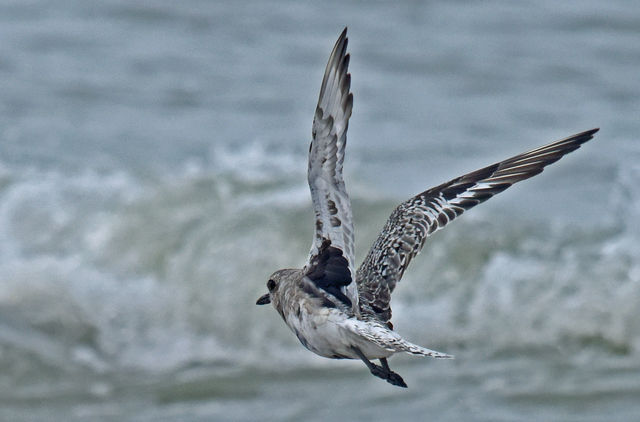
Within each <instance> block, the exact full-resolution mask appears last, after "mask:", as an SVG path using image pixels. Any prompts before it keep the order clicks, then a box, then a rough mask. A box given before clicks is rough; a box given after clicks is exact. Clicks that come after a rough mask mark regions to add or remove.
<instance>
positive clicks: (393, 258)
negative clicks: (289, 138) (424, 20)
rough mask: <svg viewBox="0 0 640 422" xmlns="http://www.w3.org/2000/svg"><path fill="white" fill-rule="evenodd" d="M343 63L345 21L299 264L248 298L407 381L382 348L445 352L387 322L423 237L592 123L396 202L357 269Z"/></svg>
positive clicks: (581, 137) (394, 380) (311, 173)
mask: <svg viewBox="0 0 640 422" xmlns="http://www.w3.org/2000/svg"><path fill="white" fill-rule="evenodd" d="M348 66H349V54H347V29H346V28H345V29H344V31H343V32H342V34H341V35H340V38H338V41H337V42H336V45H335V46H334V48H333V51H332V52H331V56H330V57H329V62H328V63H327V67H326V70H325V72H324V78H323V80H322V87H321V88H320V98H319V100H318V106H317V108H316V112H315V117H314V120H313V139H312V141H311V146H310V148H309V169H308V181H309V187H310V189H311V197H312V200H313V208H314V211H315V214H316V225H315V237H314V241H313V244H312V246H311V253H310V255H309V260H308V262H307V264H306V265H305V266H304V268H302V269H284V270H279V271H276V272H275V273H273V274H272V275H271V277H270V278H269V281H268V282H267V289H268V290H269V293H267V294H265V295H263V296H262V297H260V298H259V299H258V301H257V302H256V304H258V305H264V304H267V303H271V304H273V306H274V308H276V310H277V311H278V313H279V314H280V316H281V317H282V319H284V321H285V323H286V324H287V325H288V326H289V328H291V329H292V330H293V332H294V333H295V334H296V336H297V337H298V339H299V340H300V342H301V343H302V344H303V345H304V346H305V347H306V348H307V349H309V350H311V351H312V352H314V353H316V354H318V355H320V356H324V357H327V358H333V359H360V360H362V361H363V362H364V363H365V365H367V367H368V368H369V370H370V371H371V373H372V374H373V375H375V376H377V377H380V378H382V379H385V380H386V381H387V382H389V383H391V384H393V385H397V386H401V387H406V386H407V385H406V384H405V382H404V381H403V379H402V377H400V375H398V374H396V373H395V372H393V371H391V369H389V364H388V363H387V358H388V357H389V356H391V355H393V354H394V353H399V352H405V353H410V354H414V355H420V356H430V357H434V358H451V357H452V356H450V355H447V354H445V353H440V352H436V351H434V350H429V349H425V348H423V347H420V346H417V345H415V344H412V343H410V342H408V341H406V340H405V339H403V338H402V337H401V336H400V335H398V334H397V333H396V332H395V331H394V330H393V326H392V325H391V322H390V319H391V308H390V301H391V293H392V292H393V289H394V288H395V287H396V283H397V282H398V281H400V279H401V278H402V275H403V274H404V271H405V270H406V268H407V266H408V265H409V263H410V262H411V259H412V258H413V257H414V256H416V255H417V254H418V252H420V249H421V248H422V246H423V245H424V242H425V240H426V238H427V237H428V236H430V235H431V234H432V233H434V232H435V231H437V230H439V229H441V228H443V227H444V226H446V225H447V224H448V223H449V222H450V221H452V220H453V219H455V218H456V217H458V216H459V215H460V214H462V213H463V212H464V211H465V210H468V209H469V208H472V207H474V206H475V205H477V204H479V203H481V202H484V201H486V200H487V199H489V198H491V197H492V196H493V195H495V194H497V193H499V192H502V191H503V190H505V189H507V188H508V187H509V186H511V185H512V184H514V183H516V182H519V181H521V180H524V179H528V178H529V177H531V176H534V175H536V174H538V173H540V172H542V170H543V168H544V167H545V166H547V165H549V164H551V163H553V162H555V161H557V160H559V159H560V158H561V157H562V156H564V155H565V154H567V153H569V152H571V151H574V150H576V149H578V148H579V147H580V145H581V144H583V143H585V142H587V141H588V140H590V139H591V138H592V137H593V134H594V133H596V132H597V131H598V129H592V130H588V131H586V132H582V133H578V134H576V135H573V136H570V137H568V138H565V139H562V140H560V141H556V142H553V143H551V144H549V145H546V146H543V147H540V148H537V149H534V150H532V151H529V152H525V153H523V154H520V155H516V156H515V157H512V158H509V159H507V160H504V161H501V162H499V163H496V164H493V165H490V166H488V167H485V168H482V169H480V170H476V171H474V172H472V173H469V174H466V175H464V176H460V177H457V178H455V179H453V180H451V181H449V182H447V183H443V184H442V185H439V186H436V187H434V188H431V189H429V190H426V191H424V192H422V193H420V194H418V195H416V196H414V197H413V198H411V199H409V200H407V201H405V202H403V203H402V204H400V205H399V206H398V207H397V208H396V209H395V210H394V211H393V213H392V214H391V216H390V217H389V220H388V221H387V223H386V224H385V226H384V228H383V229H382V232H381V233H380V235H379V237H378V239H377V240H376V241H375V243H374V244H373V247H372V248H371V250H370V251H369V253H368V254H367V256H366V258H365V259H364V262H363V263H362V264H361V265H360V268H359V269H358V271H357V272H356V271H354V268H355V267H354V264H355V262H354V236H353V221H352V217H351V203H350V201H349V196H348V195H347V191H346V189H345V186H344V180H343V178H342V165H343V161H344V150H345V145H346V143H347V127H348V123H349V117H350V116H351V108H352V105H353V95H352V94H351V92H349V90H350V85H351V75H350V74H349V73H347V68H348ZM373 359H379V361H380V364H381V365H376V364H374V363H373V362H371V360H373Z"/></svg>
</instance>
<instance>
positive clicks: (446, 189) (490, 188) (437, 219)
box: [356, 129, 598, 321]
mask: <svg viewBox="0 0 640 422" xmlns="http://www.w3.org/2000/svg"><path fill="white" fill-rule="evenodd" d="M597 131H598V129H592V130H589V131H586V132H582V133H578V134H576V135H573V136H570V137H568V138H565V139H562V140H560V141H556V142H553V143H551V144H549V145H546V146H543V147H540V148H537V149H534V150H532V151H529V152H525V153H523V154H520V155H516V156H515V157H512V158H509V159H507V160H504V161H501V162H499V163H496V164H493V165H490V166H488V167H485V168H482V169H480V170H476V171H474V172H472V173H469V174H466V175H464V176H460V177H458V178H455V179H453V180H451V181H449V182H447V183H443V184H442V185H440V186H436V187H434V188H431V189H429V190H426V191H424V192H422V193H420V194H418V195H416V196H414V197H413V198H411V199H409V200H407V201H405V202H403V203H402V204H400V205H399V206H398V207H397V208H396V209H395V210H394V211H393V213H392V214H391V216H390V217H389V219H388V220H387V223H386V224H385V226H384V228H383V229H382V232H381V233H380V236H379V237H378V239H377V240H376V241H375V243H374V244H373V247H372V248H371V250H370V251H369V253H368V255H367V257H366V258H365V260H364V262H363V263H362V265H361V266H360V268H359V269H358V272H357V274H356V283H357V285H358V294H359V300H360V308H361V310H362V312H363V313H365V314H366V313H368V314H373V315H375V316H376V317H377V318H379V319H381V320H382V321H388V320H389V319H391V307H390V300H391V293H392V292H393V289H394V288H395V286H396V283H397V282H398V281H400V279H401V278H402V275H403V274H404V271H405V270H406V268H407V266H408V265H409V263H410V262H411V259H412V258H413V257H414V256H416V255H417V254H418V253H419V252H420V250H421V249H422V246H423V245H424V242H425V240H426V238H427V237H428V236H429V235H431V234H432V233H434V232H435V231H437V230H439V229H441V228H443V227H444V226H445V225H447V224H448V223H449V222H450V221H452V220H453V219H455V218H456V217H457V216H459V215H460V214H462V213H463V212H464V211H465V210H468V209H469V208H472V207H474V206H476V205H478V204H480V203H481V202H484V201H486V200H487V199H489V198H491V197H492V196H493V195H495V194H497V193H499V192H502V191H503V190H505V189H507V188H508V187H509V186H511V185H512V184H514V183H516V182H519V181H521V180H525V179H528V178H530V177H532V176H534V175H536V174H538V173H540V172H542V170H543V169H544V167H545V166H547V165H549V164H551V163H553V162H555V161H558V160H559V159H560V158H562V157H563V156H564V155H565V154H568V153H569V152H571V151H574V150H576V149H578V148H579V147H580V145H581V144H583V143H585V142H587V141H588V140H590V139H592V138H593V135H594V134H595V133H596V132H597Z"/></svg>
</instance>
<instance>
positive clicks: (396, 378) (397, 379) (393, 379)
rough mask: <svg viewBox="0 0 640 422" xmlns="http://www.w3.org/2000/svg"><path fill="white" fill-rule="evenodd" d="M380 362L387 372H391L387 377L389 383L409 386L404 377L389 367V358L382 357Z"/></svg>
mask: <svg viewBox="0 0 640 422" xmlns="http://www.w3.org/2000/svg"><path fill="white" fill-rule="evenodd" d="M380 363H381V364H382V369H384V370H385V371H387V373H388V374H389V375H388V378H387V382H388V383H391V384H393V385H397V386H399V387H404V388H407V384H406V383H405V382H404V380H403V379H402V377H401V376H400V375H398V374H396V373H395V372H393V371H392V370H391V368H389V362H387V358H381V359H380Z"/></svg>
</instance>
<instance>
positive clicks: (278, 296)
mask: <svg viewBox="0 0 640 422" xmlns="http://www.w3.org/2000/svg"><path fill="white" fill-rule="evenodd" d="M301 272H302V271H301V270H292V269H286V270H278V271H276V272H275V273H273V274H271V276H270V277H269V281H267V290H268V291H269V293H267V294H264V295H262V296H260V297H259V298H258V300H257V301H256V305H266V304H267V303H271V304H272V305H273V307H274V308H276V309H278V310H279V309H280V303H282V301H283V300H284V296H285V294H286V292H287V291H288V290H289V289H288V287H289V286H292V285H293V283H294V282H295V280H297V279H299V278H300V275H301Z"/></svg>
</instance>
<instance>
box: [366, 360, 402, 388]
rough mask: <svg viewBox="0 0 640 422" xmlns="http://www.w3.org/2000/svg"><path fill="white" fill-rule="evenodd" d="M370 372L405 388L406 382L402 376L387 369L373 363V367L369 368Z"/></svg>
mask: <svg viewBox="0 0 640 422" xmlns="http://www.w3.org/2000/svg"><path fill="white" fill-rule="evenodd" d="M371 374H373V375H374V376H376V377H378V378H382V379H383V380H385V381H387V382H388V383H389V384H392V385H397V386H398V387H403V388H407V384H406V383H405V382H404V380H403V379H402V377H401V376H400V375H398V374H396V373H395V372H393V371H391V370H389V369H385V368H382V367H380V366H377V365H375V366H374V367H373V368H371Z"/></svg>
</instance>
